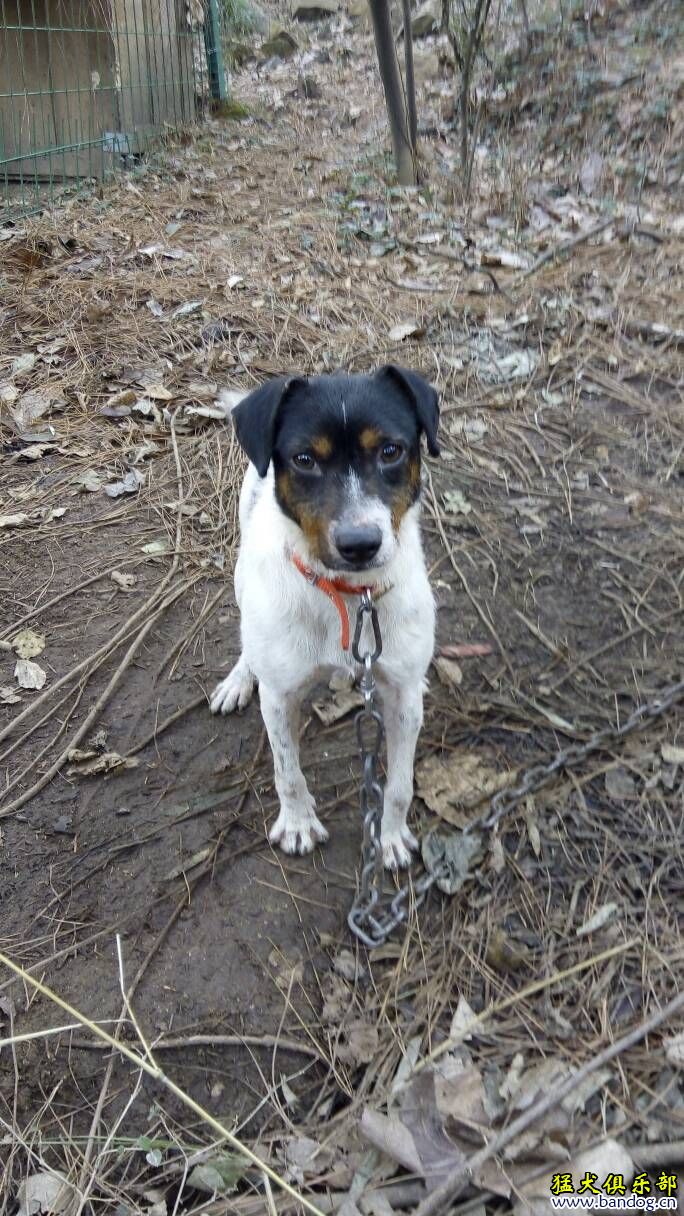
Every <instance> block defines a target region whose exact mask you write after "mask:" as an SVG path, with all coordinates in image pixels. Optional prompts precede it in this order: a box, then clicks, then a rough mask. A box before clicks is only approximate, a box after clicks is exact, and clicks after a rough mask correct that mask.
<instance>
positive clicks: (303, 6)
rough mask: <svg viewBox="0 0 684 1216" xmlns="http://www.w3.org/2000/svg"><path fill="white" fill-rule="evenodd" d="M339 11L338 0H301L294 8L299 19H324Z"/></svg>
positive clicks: (294, 12)
mask: <svg viewBox="0 0 684 1216" xmlns="http://www.w3.org/2000/svg"><path fill="white" fill-rule="evenodd" d="M337 11H338V5H337V3H336V0H299V3H298V4H297V5H296V6H295V8H294V10H293V13H292V15H293V17H295V18H296V20H297V21H324V20H325V18H326V17H334V16H335V13H336V12H337Z"/></svg>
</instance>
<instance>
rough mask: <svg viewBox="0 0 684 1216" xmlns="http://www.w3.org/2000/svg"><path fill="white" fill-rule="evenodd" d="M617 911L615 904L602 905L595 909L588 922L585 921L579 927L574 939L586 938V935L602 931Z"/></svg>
mask: <svg viewBox="0 0 684 1216" xmlns="http://www.w3.org/2000/svg"><path fill="white" fill-rule="evenodd" d="M617 911H618V906H617V904H602V905H601V907H600V908H597V909H596V911H595V912H594V915H593V916H590V917H589V920H585V922H584V924H583V925H580V927H579V929H578V930H577V933H576V935H575V936H576V937H586V936H587V934H588V933H595V932H596V930H597V929H602V928H603V926H604V925H607V924H608V921H610V920H612V919H613V917H614V916H615V913H616V912H617Z"/></svg>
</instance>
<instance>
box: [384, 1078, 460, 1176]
mask: <svg viewBox="0 0 684 1216" xmlns="http://www.w3.org/2000/svg"><path fill="white" fill-rule="evenodd" d="M447 1068H448V1065H447ZM462 1075H463V1076H464V1077H465V1074H462ZM457 1090H458V1086H457V1089H456V1092H454V1089H453V1088H450V1086H449V1082H448V1081H447V1082H445V1083H444V1084H443V1085H441V1088H440V1097H441V1100H442V1101H443V1102H444V1103H445V1104H446V1105H448V1106H449V1108H450V1109H451V1108H452V1107H457V1105H458V1097H457ZM462 1096H463V1098H464V1100H465V1090H464V1091H463V1094H462ZM400 1113H401V1121H402V1123H403V1125H404V1127H405V1128H406V1129H407V1131H408V1132H409V1133H410V1135H411V1139H412V1141H413V1144H414V1146H415V1150H416V1153H417V1155H418V1159H419V1161H420V1173H421V1174H422V1176H423V1178H424V1179H425V1183H426V1186H427V1188H428V1190H429V1191H430V1190H432V1189H433V1188H434V1187H435V1186H438V1185H439V1183H440V1182H442V1181H443V1180H444V1178H445V1177H446V1176H447V1174H448V1173H450V1172H451V1170H453V1169H455V1167H456V1166H457V1165H462V1164H463V1162H464V1161H465V1154H464V1152H463V1150H462V1149H461V1148H459V1147H458V1146H457V1145H456V1144H455V1143H454V1141H453V1140H451V1139H450V1137H449V1136H448V1135H447V1133H446V1131H445V1128H444V1118H443V1115H442V1113H441V1111H440V1109H439V1107H438V1105H437V1076H436V1073H435V1070H433V1069H424V1070H423V1072H420V1073H418V1075H417V1076H416V1077H414V1079H413V1080H412V1082H411V1084H410V1085H408V1086H407V1087H406V1089H405V1090H404V1091H403V1094H402V1097H401V1112H400Z"/></svg>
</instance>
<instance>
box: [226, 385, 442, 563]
mask: <svg viewBox="0 0 684 1216" xmlns="http://www.w3.org/2000/svg"><path fill="white" fill-rule="evenodd" d="M233 421H234V424H235V430H236V433H237V437H238V440H239V442H240V444H241V445H242V447H243V448H244V450H245V452H246V453H247V455H248V456H249V459H250V460H251V461H252V463H253V464H254V465H255V466H256V469H257V472H258V473H259V476H260V477H265V476H266V473H267V471H268V468H269V465H270V464H271V461H272V462H273V470H274V476H275V494H276V499H277V501H278V504H279V506H280V508H281V510H282V511H283V512H284V514H285V515H287V516H288V517H289V519H291V520H293V521H294V523H295V524H296V525H297V526H298V528H299V529H301V532H302V534H303V537H304V538H305V542H306V548H307V549H308V552H309V554H310V556H311V557H313V558H315V559H316V560H317V561H319V562H321V563H322V564H323V565H324V566H326V567H327V568H328V569H330V570H356V571H359V570H372V569H379V568H381V567H382V566H384V565H385V564H386V563H387V562H388V561H389V560H390V559H391V558H392V556H393V555H394V552H395V549H396V545H397V538H398V533H399V528H400V526H401V522H402V520H403V518H404V516H405V515H406V513H407V511H408V510H409V509H410V507H411V506H412V505H413V504H414V503H415V502H416V500H417V498H418V495H419V493H420V439H421V435H422V434H425V437H426V440H427V446H428V450H429V451H430V453H431V454H432V455H433V456H436V455H437V454H438V452H439V448H438V446H437V427H438V423H439V406H438V397H437V393H436V392H435V390H434V389H433V388H432V387H431V386H430V385H429V384H428V383H427V382H426V381H425V380H424V379H423V378H422V376H419V375H418V374H417V373H416V372H411V371H405V370H404V369H402V368H398V367H394V366H392V365H388V366H387V367H383V368H381V369H380V371H378V372H376V373H375V374H374V375H371V376H345V375H341V374H339V375H338V374H336V375H333V376H315V377H311V378H309V379H299V378H291V379H286V378H282V379H279V380H272V381H270V382H269V383H267V384H264V385H263V386H262V387H261V388H259V389H257V390H256V391H255V392H253V393H251V394H250V395H249V397H246V398H245V399H244V400H243V401H241V402H240V404H239V405H237V406H236V408H235V409H234V410H233Z"/></svg>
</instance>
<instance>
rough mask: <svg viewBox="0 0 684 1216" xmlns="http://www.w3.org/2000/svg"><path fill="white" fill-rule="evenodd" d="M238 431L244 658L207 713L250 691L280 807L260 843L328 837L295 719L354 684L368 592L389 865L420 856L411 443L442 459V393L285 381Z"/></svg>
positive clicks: (419, 656) (428, 620) (421, 616)
mask: <svg viewBox="0 0 684 1216" xmlns="http://www.w3.org/2000/svg"><path fill="white" fill-rule="evenodd" d="M232 420H233V425H234V428H235V433H236V436H237V439H238V442H239V443H240V445H241V447H242V448H243V449H244V451H245V452H246V454H247V456H248V457H249V460H250V464H249V466H248V469H247V472H246V474H245V478H244V482H243V485H242V490H241V494H240V506H239V519H240V550H239V555H238V559H237V564H236V567H235V593H236V599H237V603H238V607H239V609H240V617H241V636H242V653H241V655H240V658H239V660H238V662H237V663H236V664H235V666H234V667H233V670H232V671H231V672H230V675H228V676H227V677H226V679H224V680H222V681H221V683H220V684H218V686H217V687H216V688H215V690H214V692H213V695H212V698H211V703H210V706H211V710H212V712H213V713H222V714H229V713H232V712H233V711H234V710H236V709H237V710H241V709H244V708H245V706H246V705H247V704H248V702H249V700H250V698H251V696H252V694H253V692H254V688H255V686H256V685H257V684H258V686H259V697H260V702H261V712H262V716H263V719H264V723H265V726H266V731H267V733H268V738H269V742H270V745H271V751H272V753H273V766H274V771H275V786H276V791H277V794H278V799H279V802H280V812H279V814H278V817H277V819H276V821H275V823H274V825H273V827H272V829H271V831H270V834H269V839H270V840H271V842H272V843H273V844H277V845H279V846H280V848H281V849H283V850H284V852H286V853H300V854H303V853H309V852H311V851H312V850H313V849H314V848H315V846H316V845H317V844H322V843H323V842H324V841H325V840H327V839H328V831H327V829H326V828H325V827H324V825H323V824H322V823H321V821H320V819H319V818H318V816H317V814H316V805H315V802H314V799H313V798H312V796H311V794H310V792H309V789H308V787H307V784H306V780H305V778H304V775H303V773H302V770H301V767H300V761H299V725H300V707H301V702H302V698H303V697H304V695H305V693H306V692H307V690H308V689H309V688H310V687H311V686H312V685H313V684H314V683H315V682H316V681H317V680H318V679H319V678H320V677H321V676H323V675H325V674H326V673H327V674H329V673H330V671H331V669H338V668H340V667H343V668H346V669H347V670H348V671H350V672H352V673H353V669H354V663H353V660H352V658H351V654H350V651H349V615H348V614H349V611H350V610H351V611H352V612H353V610H354V608H355V606H356V604H358V596H359V595H360V594H361V593H362V592H363V590H364V589H366V588H369V589H370V590H371V592H372V597H373V602H374V603H375V604H376V607H377V612H378V618H379V624H380V630H381V635H382V656H381V658H380V659H379V660H378V664H377V671H376V676H377V683H378V690H379V693H380V696H381V698H382V702H383V708H384V718H385V735H386V742H387V774H388V775H387V784H386V788H385V800H384V812H383V818H382V828H381V844H382V853H383V861H384V864H385V866H386V867H387V868H388V869H391V870H396V869H397V868H398V867H406V866H408V865H409V864H410V861H411V852H412V850H414V849H416V848H417V845H418V842H417V840H416V838H415V836H414V835H413V833H412V832H411V831H410V829H409V827H408V826H407V822H406V820H407V814H408V811H409V808H410V805H411V801H412V798H413V764H414V756H415V749H416V742H417V739H418V735H419V732H420V729H421V726H422V722H423V691H424V687H425V676H426V673H427V669H428V666H429V664H430V660H431V658H432V654H433V649H434V633H435V608H434V601H433V597H432V591H431V589H430V584H429V582H428V577H427V571H426V567H425V560H424V556H423V550H422V544H421V539H420V532H419V510H420V492H421V438H422V436H425V439H426V441H427V448H428V451H429V452H430V454H431V455H433V456H436V455H438V454H439V447H438V442H437V429H438V425H439V398H438V394H437V392H436V391H435V389H434V388H433V387H431V385H429V384H428V383H427V381H426V380H424V379H423V377H422V376H420V375H418V374H417V373H416V372H412V371H407V370H404V369H402V368H399V367H395V366H394V365H391V364H390V365H387V366H385V367H382V368H380V370H379V371H377V372H375V373H374V374H372V375H345V374H342V373H335V374H333V375H328V376H314V377H310V378H299V377H292V378H285V377H282V378H280V379H276V380H272V381H270V382H268V383H266V384H264V385H263V386H262V387H261V388H258V389H256V390H255V391H254V392H252V393H250V394H249V396H247V397H245V398H243V400H241V401H240V402H239V403H238V404H237V405H236V406H234V408H233V410H232ZM367 629H370V626H369V625H368V624H365V625H364V633H363V634H362V647H363V646H365V647H366V648H368V644H369V643H370V640H371V639H370V635H368V637H367V636H366V630H367Z"/></svg>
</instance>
